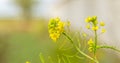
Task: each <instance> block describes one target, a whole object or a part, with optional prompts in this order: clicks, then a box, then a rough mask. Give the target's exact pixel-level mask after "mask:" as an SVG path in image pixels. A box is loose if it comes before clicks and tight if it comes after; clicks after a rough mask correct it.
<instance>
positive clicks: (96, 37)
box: [94, 31, 97, 55]
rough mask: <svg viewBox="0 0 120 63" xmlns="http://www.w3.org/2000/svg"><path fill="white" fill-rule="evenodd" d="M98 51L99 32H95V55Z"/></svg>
mask: <svg viewBox="0 0 120 63" xmlns="http://www.w3.org/2000/svg"><path fill="white" fill-rule="evenodd" d="M96 51H97V32H96V31H95V50H94V55H95V54H96Z"/></svg>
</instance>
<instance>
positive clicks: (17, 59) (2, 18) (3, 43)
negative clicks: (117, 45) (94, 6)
mask: <svg viewBox="0 0 120 63" xmlns="http://www.w3.org/2000/svg"><path fill="white" fill-rule="evenodd" d="M6 2H9V3H10V2H12V3H11V5H12V6H13V7H12V6H11V8H17V10H13V11H10V10H9V9H11V8H10V7H9V5H8V4H9V3H6ZM51 2H52V3H51ZM56 2H57V3H59V5H57V4H56ZM70 2H72V0H61V1H60V0H1V1H0V5H1V6H0V63H25V62H26V61H30V62H31V63H41V61H40V57H39V55H40V53H42V54H43V56H44V59H45V62H46V63H50V59H49V58H48V57H51V58H52V60H53V61H55V63H57V57H58V55H62V54H68V55H73V54H75V53H76V51H75V50H74V48H71V49H68V50H65V51H64V50H60V49H59V48H60V47H61V44H63V42H68V40H66V39H65V38H64V37H61V38H60V39H59V41H58V42H57V43H54V42H53V41H52V40H51V39H50V38H49V34H48V27H47V24H48V21H49V19H50V17H54V16H57V15H56V14H57V12H55V11H54V10H55V9H54V10H51V9H50V8H52V6H55V5H57V6H56V7H57V8H56V9H58V8H60V6H62V5H65V4H69V3H70ZM88 3H89V2H88ZM47 4H48V5H47ZM4 5H6V6H4ZM49 5H52V6H50V7H47V6H49ZM49 11H50V12H49ZM46 12H48V13H46ZM52 12H53V13H52ZM54 12H55V13H56V14H54ZM65 12H66V11H65ZM86 12H87V11H86ZM60 14H61V13H60ZM68 15H69V14H68ZM64 18H65V17H64V16H63V19H64ZM73 22H74V21H73ZM72 25H76V24H75V23H73V24H72ZM73 27H74V26H73ZM71 30H72V31H76V29H73V28H72V29H71ZM73 35H74V34H73ZM73 35H71V36H73ZM79 39H81V40H83V38H79ZM84 40H87V38H85V39H84ZM81 42H82V41H81ZM100 42H102V40H101V41H100ZM69 47H71V44H69V43H66V45H65V46H63V48H65V49H66V48H69ZM85 52H86V53H88V52H87V49H85ZM88 54H90V53H88ZM97 55H98V57H99V60H100V63H119V62H120V60H119V59H120V58H119V56H118V53H116V52H114V51H111V50H104V49H103V50H100V51H98V53H97ZM80 56H81V58H79V59H78V58H77V57H72V58H70V61H71V63H87V62H88V61H89V60H88V59H87V58H85V57H84V56H82V55H80ZM66 60H67V59H66ZM63 63H64V62H63ZM67 63H68V62H67Z"/></svg>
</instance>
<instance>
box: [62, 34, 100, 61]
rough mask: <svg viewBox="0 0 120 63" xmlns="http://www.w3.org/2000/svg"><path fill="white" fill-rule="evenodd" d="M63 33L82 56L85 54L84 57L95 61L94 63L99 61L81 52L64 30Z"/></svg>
mask: <svg viewBox="0 0 120 63" xmlns="http://www.w3.org/2000/svg"><path fill="white" fill-rule="evenodd" d="M63 35H65V36H66V37H67V38H68V39H69V40H70V42H71V43H72V44H73V46H74V47H75V48H76V50H77V51H78V52H79V53H80V54H82V55H83V56H85V57H86V58H88V59H90V60H92V61H94V62H96V63H99V62H98V61H97V60H95V59H93V58H92V57H90V56H89V55H87V54H85V53H84V52H82V51H81V50H80V49H79V48H78V47H77V46H75V44H74V43H73V40H72V39H71V38H70V37H69V36H68V35H67V34H66V33H65V32H64V33H63Z"/></svg>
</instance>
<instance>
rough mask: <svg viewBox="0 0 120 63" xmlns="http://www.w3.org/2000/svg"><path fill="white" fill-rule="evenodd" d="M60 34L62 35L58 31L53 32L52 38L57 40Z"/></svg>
mask: <svg viewBox="0 0 120 63" xmlns="http://www.w3.org/2000/svg"><path fill="white" fill-rule="evenodd" d="M59 36H60V34H57V33H51V34H50V37H51V39H52V40H53V41H55V42H56V40H57V39H58V38H59Z"/></svg>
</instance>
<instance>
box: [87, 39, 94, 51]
mask: <svg viewBox="0 0 120 63" xmlns="http://www.w3.org/2000/svg"><path fill="white" fill-rule="evenodd" d="M88 45H89V47H88V50H89V51H90V52H92V51H93V49H94V48H93V47H94V42H93V40H92V38H90V39H89V41H88Z"/></svg>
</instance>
